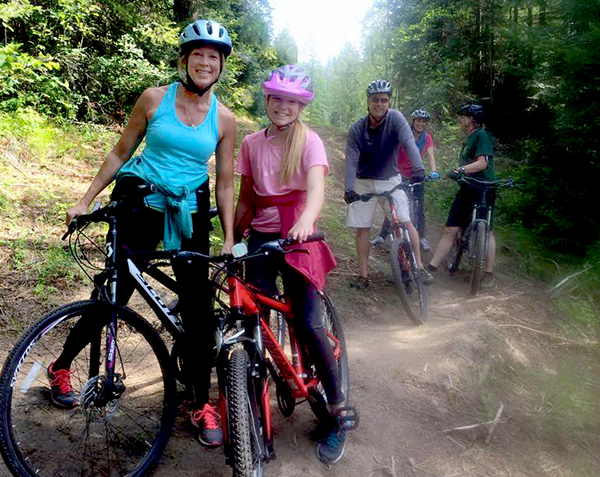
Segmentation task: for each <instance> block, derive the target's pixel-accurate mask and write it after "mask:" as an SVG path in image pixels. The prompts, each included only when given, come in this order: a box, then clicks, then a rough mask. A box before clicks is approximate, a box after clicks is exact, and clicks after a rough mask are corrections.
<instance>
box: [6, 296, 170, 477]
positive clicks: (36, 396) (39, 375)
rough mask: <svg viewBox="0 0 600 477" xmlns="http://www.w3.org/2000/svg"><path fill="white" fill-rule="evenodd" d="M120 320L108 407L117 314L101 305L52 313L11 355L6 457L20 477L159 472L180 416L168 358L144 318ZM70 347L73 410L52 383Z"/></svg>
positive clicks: (122, 313)
mask: <svg viewBox="0 0 600 477" xmlns="http://www.w3.org/2000/svg"><path fill="white" fill-rule="evenodd" d="M114 311H115V312H116V314H117V321H116V323H117V327H116V329H117V341H116V346H114V347H113V348H112V349H111V353H110V354H113V355H114V359H115V370H114V371H115V376H114V379H115V387H114V388H113V393H112V394H111V395H110V397H108V398H107V397H106V396H105V395H103V394H102V390H103V383H104V382H105V380H106V376H105V372H104V371H105V362H106V354H107V353H106V346H105V343H106V341H105V339H106V330H107V328H108V327H107V326H106V325H107V324H108V323H109V322H110V312H109V311H108V309H107V307H106V305H104V304H102V303H99V302H96V301H82V302H76V303H72V304H70V305H66V306H63V307H61V308H58V309H57V310H55V311H52V312H50V313H49V314H47V315H46V316H45V317H44V318H42V319H41V320H40V321H39V322H38V323H36V324H35V325H33V326H32V327H31V328H30V329H29V330H28V331H27V332H26V333H25V335H24V336H23V337H22V338H21V340H20V341H19V342H18V343H17V345H16V346H15V347H14V348H13V349H12V351H11V352H10V353H9V356H8V358H7V360H6V363H5V365H4V369H3V370H2V375H1V377H0V451H1V452H2V456H3V458H4V461H5V463H6V465H7V467H8V468H9V469H10V470H11V472H12V474H13V475H15V476H21V477H51V476H64V477H71V476H73V477H75V476H82V475H85V476H92V475H94V476H100V475H101V476H104V477H123V476H128V477H142V476H144V475H147V474H148V473H149V472H150V471H151V470H152V469H153V468H154V467H155V465H156V464H157V462H158V459H159V458H160V456H161V454H162V452H163V450H164V448H165V446H166V444H167V441H168V439H169V436H170V434H171V429H172V427H173V421H174V417H175V414H174V411H175V381H174V379H173V378H172V375H173V373H172V372H171V368H170V361H169V355H168V351H167V348H166V347H165V345H164V343H163V341H162V340H161V339H160V337H159V336H158V334H157V333H156V331H155V330H154V329H153V328H152V327H151V326H150V325H149V324H148V322H147V321H146V320H144V319H143V318H142V317H141V316H139V315H138V314H136V313H135V312H133V311H131V310H130V309H128V308H125V307H115V308H114ZM67 339H69V343H70V347H69V349H70V351H71V352H72V354H73V355H74V358H73V360H72V365H71V368H70V370H71V373H72V374H71V377H70V381H71V385H72V387H73V390H74V391H75V393H76V394H77V395H78V396H80V399H79V402H78V406H76V407H75V408H73V409H68V410H66V409H58V408H56V407H55V406H54V405H53V404H52V403H51V400H50V388H49V382H48V378H47V377H46V372H47V371H46V370H47V368H48V366H50V365H51V364H52V363H53V362H54V361H55V360H56V358H57V357H58V356H59V355H60V354H61V353H63V345H65V342H67ZM73 340H74V341H75V343H74V342H73ZM71 345H73V346H71Z"/></svg>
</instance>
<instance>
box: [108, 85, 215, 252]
mask: <svg viewBox="0 0 600 477" xmlns="http://www.w3.org/2000/svg"><path fill="white" fill-rule="evenodd" d="M178 87H179V83H173V84H171V85H169V87H168V89H167V92H166V94H165V96H164V98H163V99H162V101H161V102H160V104H159V106H158V109H157V110H156V112H155V113H154V115H153V116H152V119H150V121H149V122H148V129H147V131H146V148H145V149H144V150H143V151H142V154H141V156H137V157H134V158H132V159H130V160H129V161H127V162H126V163H125V164H123V166H122V167H121V169H120V170H119V172H118V174H117V180H118V179H119V178H121V177H124V176H135V177H139V178H140V179H142V180H144V181H145V182H147V183H149V184H154V185H155V186H156V187H157V189H158V191H159V192H157V193H155V194H152V195H150V196H148V197H147V198H146V204H147V205H148V206H149V207H152V208H154V209H157V210H160V211H164V212H165V231H164V243H165V249H166V250H179V249H180V247H181V239H182V237H185V238H190V237H191V236H192V232H193V226H192V216H191V214H192V212H196V210H197V207H198V204H197V200H196V189H198V188H199V187H200V186H201V185H202V184H204V183H205V182H206V181H207V180H208V166H207V164H208V160H209V159H210V157H211V156H212V154H213V153H214V152H215V150H216V148H217V144H218V142H219V117H218V103H217V98H216V96H215V95H214V94H212V93H210V94H211V95H212V99H211V103H210V107H209V109H208V112H207V114H206V117H205V118H204V121H203V122H202V123H201V124H199V125H198V126H188V125H186V124H184V123H183V122H182V121H181V120H180V119H179V117H178V116H177V113H176V109H175V100H176V97H177V88H178Z"/></svg>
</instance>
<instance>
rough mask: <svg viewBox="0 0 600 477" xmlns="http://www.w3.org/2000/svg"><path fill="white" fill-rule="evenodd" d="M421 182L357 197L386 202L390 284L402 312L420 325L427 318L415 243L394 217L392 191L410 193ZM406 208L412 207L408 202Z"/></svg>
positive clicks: (395, 208)
mask: <svg viewBox="0 0 600 477" xmlns="http://www.w3.org/2000/svg"><path fill="white" fill-rule="evenodd" d="M421 184H423V182H415V183H412V184H404V183H401V184H398V185H397V186H395V187H394V188H393V189H391V190H389V191H385V192H382V193H369V194H363V195H361V196H360V200H362V201H363V202H368V201H369V200H371V199H372V198H373V197H383V198H384V199H386V200H387V201H388V204H389V208H390V214H391V221H390V228H389V234H390V235H391V239H392V240H391V244H390V266H391V268H392V276H393V278H394V285H395V287H396V291H397V292H398V296H399V297H400V301H401V302H402V306H403V307H404V310H405V311H406V314H407V315H408V317H409V318H410V319H411V321H413V323H415V324H417V325H422V324H423V323H425V321H426V320H427V296H426V294H425V289H424V286H423V281H422V278H421V273H420V270H419V266H418V264H417V260H416V258H415V252H414V246H415V245H414V244H413V243H412V242H411V240H410V235H409V233H408V229H407V228H406V227H405V226H404V225H403V224H402V223H401V222H400V220H399V219H398V212H397V206H396V201H395V200H394V198H393V196H392V194H393V193H394V192H395V191H396V190H398V189H402V190H404V191H405V192H406V193H407V195H409V196H410V194H411V190H412V189H413V188H414V187H415V186H418V185H421ZM409 205H410V200H409ZM410 207H411V209H412V205H410ZM412 215H413V214H412V210H411V216H412ZM416 246H417V247H418V246H419V244H416Z"/></svg>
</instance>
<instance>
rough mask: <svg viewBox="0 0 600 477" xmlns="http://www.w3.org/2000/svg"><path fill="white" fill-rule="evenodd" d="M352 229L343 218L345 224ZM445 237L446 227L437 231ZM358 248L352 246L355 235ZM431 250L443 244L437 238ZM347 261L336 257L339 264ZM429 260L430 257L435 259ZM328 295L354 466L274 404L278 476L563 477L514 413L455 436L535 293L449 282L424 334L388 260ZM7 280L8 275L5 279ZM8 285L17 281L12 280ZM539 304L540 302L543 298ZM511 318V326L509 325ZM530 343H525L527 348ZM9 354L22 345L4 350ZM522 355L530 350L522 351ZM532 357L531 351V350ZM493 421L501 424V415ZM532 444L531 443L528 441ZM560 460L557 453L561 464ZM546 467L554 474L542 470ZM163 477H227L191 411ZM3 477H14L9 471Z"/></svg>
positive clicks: (440, 287) (443, 279)
mask: <svg viewBox="0 0 600 477" xmlns="http://www.w3.org/2000/svg"><path fill="white" fill-rule="evenodd" d="M320 132H321V135H322V137H323V139H324V140H325V142H326V144H327V148H328V153H329V157H330V161H331V165H332V176H334V177H335V178H336V179H337V181H338V182H337V183H336V184H334V185H335V189H336V190H335V197H333V195H332V200H334V201H336V204H337V203H338V202H339V205H340V207H338V209H339V214H340V217H341V216H342V215H343V214H345V207H342V205H343V203H342V202H341V200H340V197H341V182H339V181H341V178H342V169H343V138H341V137H339V136H332V137H329V136H328V134H327V131H320ZM340 220H341V219H340ZM430 228H431V230H432V232H434V234H433V235H435V230H436V227H430ZM347 233H348V240H347V242H349V241H352V239H351V237H350V232H347ZM430 240H432V243H434V242H435V237H430ZM336 255H337V254H336ZM426 258H427V257H426ZM338 260H339V267H338V269H337V270H336V271H335V272H334V273H333V274H332V275H331V278H330V280H329V283H328V291H329V293H330V295H331V296H332V298H333V300H334V302H335V304H336V307H337V309H338V314H339V315H340V316H341V317H342V319H343V322H344V327H345V333H346V340H347V345H348V354H349V360H350V373H351V374H350V377H351V401H352V404H353V405H354V406H356V408H357V409H358V410H359V412H360V418H361V423H360V427H359V430H357V431H354V432H351V433H349V434H348V441H347V451H346V456H345V458H344V459H343V460H342V461H341V462H340V463H339V464H337V465H335V466H332V467H330V468H328V467H327V466H325V465H323V464H321V463H320V462H319V461H318V460H317V458H316V457H315V453H314V443H312V442H310V440H309V437H308V436H309V432H310V430H311V429H312V428H313V427H314V425H315V421H314V419H313V416H312V414H311V412H310V409H309V407H308V405H307V404H302V405H299V406H298V407H297V408H296V411H295V413H294V414H293V415H292V416H291V417H290V418H288V419H284V418H283V417H282V416H281V415H280V413H279V411H278V409H277V404H276V400H275V398H274V397H273V399H272V404H273V416H274V432H275V436H274V445H275V451H276V454H277V458H276V460H274V461H272V462H270V463H268V464H267V466H266V470H265V474H266V475H267V476H278V477H306V476H322V475H327V476H332V477H334V476H344V477H401V476H423V477H425V476H435V477H450V476H461V477H471V476H473V477H475V476H507V477H517V476H539V475H549V476H560V475H567V474H562V473H560V472H558V471H555V470H552V469H553V468H552V464H553V459H555V458H556V459H558V457H552V455H553V454H552V453H551V452H549V451H547V449H545V448H544V446H543V445H541V444H540V445H539V446H534V447H527V446H523V445H522V444H523V441H522V440H521V439H516V440H515V432H517V431H518V425H516V424H515V423H512V422H511V420H510V419H511V409H510V408H507V409H506V410H505V411H504V414H503V415H502V417H503V418H508V421H503V422H502V423H500V424H499V425H498V426H497V427H496V429H495V432H494V433H493V435H492V436H491V437H490V438H489V442H488V443H487V444H486V443H485V440H486V438H488V437H489V427H487V426H482V427H480V428H476V429H474V430H473V431H451V430H452V429H454V428H456V427H459V426H467V425H472V424H476V423H478V422H480V421H479V420H478V419H479V418H480V417H482V416H478V414H477V409H476V405H477V404H478V403H480V402H481V396H479V395H478V394H477V393H476V390H477V387H478V380H482V379H484V378H485V371H486V369H489V364H490V353H491V352H492V351H491V350H490V347H489V346H488V345H489V337H490V336H495V337H497V339H500V340H502V339H503V338H502V336H503V335H502V333H505V332H506V331H503V332H502V333H500V328H499V327H498V323H499V322H503V321H504V322H506V321H510V320H514V319H515V317H516V319H518V320H521V319H522V320H523V322H527V320H528V317H530V316H531V315H532V313H533V311H534V310H537V311H538V312H539V311H540V310H543V309H545V305H544V301H543V300H544V295H543V294H542V293H539V291H536V290H535V289H534V287H533V286H532V285H530V284H526V283H515V282H514V279H513V278H509V277H508V276H504V275H502V274H500V276H499V285H498V288H497V289H495V290H493V291H492V292H490V293H482V294H481V295H480V296H477V297H475V298H470V297H469V296H468V284H467V283H465V281H464V280H463V278H464V277H460V276H455V277H448V276H445V275H444V274H440V276H439V277H438V279H437V281H436V283H435V284H434V285H433V286H432V287H429V288H428V289H427V292H428V295H429V319H428V322H427V324H426V325H424V326H421V327H415V326H414V325H412V323H411V322H410V321H409V320H408V319H407V318H406V316H405V314H404V312H403V310H402V308H401V304H400V300H399V299H398V297H397V296H396V294H395V291H394V288H393V286H392V284H391V283H390V282H389V280H388V279H389V277H390V270H389V265H388V264H387V255H386V254H385V253H382V252H379V251H374V252H373V259H372V273H373V275H374V276H375V277H376V279H375V280H374V282H373V284H372V286H371V287H370V288H368V289H366V290H361V291H356V290H353V289H351V288H349V286H348V282H349V278H350V276H351V274H352V271H353V270H356V263H355V262H354V261H353V260H352V259H350V258H348V257H346V256H344V254H343V253H342V254H339V256H338ZM4 278H7V277H4ZM5 282H6V283H8V279H7V280H5ZM536 297H539V298H536ZM507 316H509V317H512V318H508V317H507ZM523 339H525V338H523ZM2 344H3V348H4V350H5V351H4V353H3V354H5V353H6V352H7V351H8V349H9V347H10V346H12V344H11V343H2ZM511 346H513V348H514V352H515V353H519V352H520V351H519V346H518V343H517V345H514V344H513V345H511ZM523 347H526V346H525V345H524V346H523ZM492 417H493V416H492ZM529 443H531V441H529ZM556 455H558V454H556ZM536 469H537V470H538V471H539V470H540V469H549V470H548V472H546V471H545V470H544V472H543V473H542V472H541V471H540V472H538V471H536ZM153 475H154V476H155V477H183V476H206V477H220V476H223V477H226V476H227V477H228V476H230V475H231V469H230V468H229V467H227V466H226V465H225V462H224V457H223V453H222V450H221V449H211V450H206V449H204V448H202V447H201V446H200V445H199V444H198V443H197V442H196V441H195V440H194V439H193V438H192V434H191V433H190V430H189V428H188V424H187V418H186V416H185V414H184V412H183V410H182V411H181V414H180V416H179V419H178V422H177V427H176V429H175V432H174V434H173V436H172V438H171V440H170V443H169V445H168V448H167V450H166V452H165V454H164V456H163V458H162V460H161V462H160V464H159V466H158V468H157V470H156V471H155V473H154V474H153ZM0 477H8V472H7V470H6V468H5V467H4V465H3V464H0Z"/></svg>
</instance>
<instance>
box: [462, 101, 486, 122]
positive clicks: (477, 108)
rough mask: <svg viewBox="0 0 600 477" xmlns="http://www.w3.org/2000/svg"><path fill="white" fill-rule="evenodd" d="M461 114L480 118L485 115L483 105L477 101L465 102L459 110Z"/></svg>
mask: <svg viewBox="0 0 600 477" xmlns="http://www.w3.org/2000/svg"><path fill="white" fill-rule="evenodd" d="M458 115H459V116H470V117H472V118H475V119H480V118H482V117H483V115H484V111H483V106H481V104H476V103H467V104H463V105H462V106H461V107H460V109H459V110H458Z"/></svg>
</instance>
